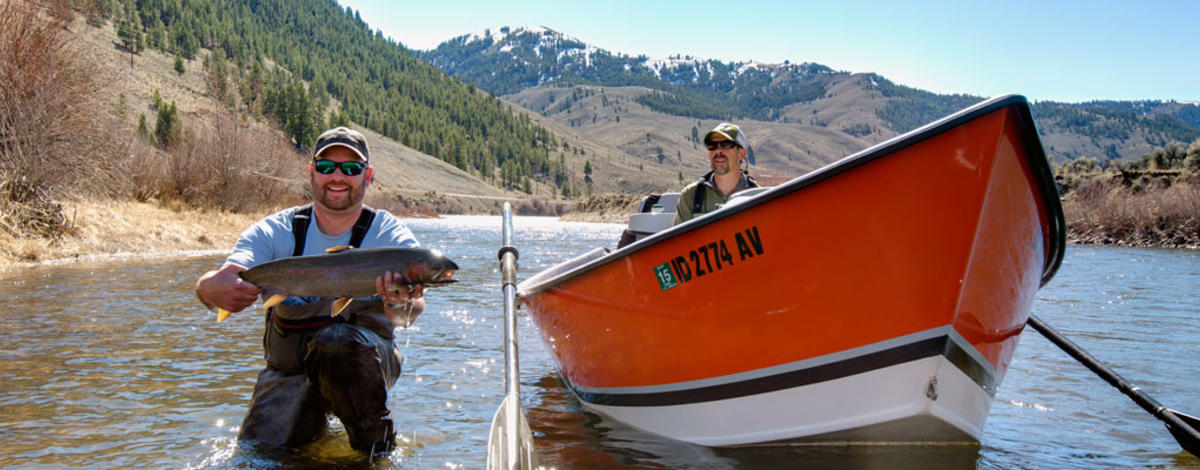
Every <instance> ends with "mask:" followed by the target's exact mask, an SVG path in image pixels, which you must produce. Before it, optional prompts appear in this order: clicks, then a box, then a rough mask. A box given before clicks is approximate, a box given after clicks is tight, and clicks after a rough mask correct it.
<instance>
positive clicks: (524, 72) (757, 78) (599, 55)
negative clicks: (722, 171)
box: [416, 27, 1200, 161]
mask: <svg viewBox="0 0 1200 470" xmlns="http://www.w3.org/2000/svg"><path fill="white" fill-rule="evenodd" d="M416 53H417V54H419V55H420V57H421V58H422V59H424V60H426V61H428V62H430V63H431V64H433V65H435V66H437V67H439V68H441V69H442V70H444V71H445V72H446V73H448V74H450V75H452V76H456V77H459V78H460V79H462V80H464V81H467V82H470V83H473V84H475V85H476V86H478V87H479V88H480V89H483V90H488V91H489V92H492V93H494V94H497V95H503V96H504V97H505V98H506V99H507V98H510V95H512V96H515V95H517V94H519V92H520V91H521V90H528V89H531V88H538V87H572V86H577V85H580V86H581V85H588V86H603V87H627V86H639V87H644V88H646V89H648V90H650V92H649V93H645V94H643V95H641V96H640V97H638V98H637V100H638V102H640V103H641V104H643V105H646V106H647V107H648V108H650V109H651V110H652V111H654V112H658V113H660V114H662V115H664V116H675V117H684V118H698V119H701V120H704V119H722V120H744V119H747V118H753V119H755V120H758V121H763V122H779V123H784V124H788V123H798V124H803V125H808V126H816V127H824V128H828V129H832V130H834V131H837V132H841V133H844V134H847V135H849V136H851V137H856V138H860V139H864V140H866V141H867V142H868V143H871V144H873V143H878V142H881V141H883V140H886V139H888V138H891V137H893V136H895V135H898V134H899V133H903V132H906V131H908V130H911V129H914V128H916V127H919V126H921V125H924V124H926V123H928V122H931V121H933V120H936V119H938V118H941V117H943V116H945V115H947V114H950V113H952V112H954V111H957V110H958V109H962V108H963V107H966V106H969V105H971V104H974V103H976V102H979V101H982V100H983V99H985V98H984V97H978V96H972V95H962V94H958V95H940V94H936V93H932V92H928V91H925V90H919V89H916V88H912V87H907V86H904V85H901V84H896V83H893V82H891V81H890V80H888V79H887V78H885V77H883V76H882V75H879V74H876V73H851V72H846V71H836V70H833V69H831V68H829V67H827V66H824V65H821V64H818V63H814V62H802V63H793V62H790V61H784V62H782V63H776V64H769V63H763V62H757V61H754V60H746V61H728V62H722V61H719V60H715V59H700V58H695V57H691V56H682V55H674V56H669V57H667V58H665V59H652V58H649V57H646V56H645V55H638V56H630V55H627V54H623V53H619V52H610V51H607V50H605V49H602V48H597V47H594V46H591V45H589V44H587V43H585V42H583V41H581V40H578V39H576V38H573V37H571V36H569V35H566V34H563V33H560V32H557V31H554V30H552V29H550V28H546V27H536V28H512V27H502V28H499V29H496V30H491V29H489V30H485V34H466V35H460V36H457V37H455V38H451V39H449V40H447V41H445V42H443V43H441V44H439V45H438V46H437V47H436V48H434V49H431V50H427V51H416ZM1031 106H1032V108H1033V112H1034V116H1035V119H1036V120H1037V123H1038V126H1039V129H1040V131H1041V134H1042V139H1043V143H1044V145H1045V147H1046V149H1047V152H1048V153H1049V155H1050V157H1051V158H1052V160H1054V161H1066V160H1072V159H1075V158H1078V157H1084V156H1088V157H1098V158H1099V159H1100V160H1102V161H1106V160H1113V159H1123V160H1128V159H1135V158H1138V157H1140V156H1141V155H1143V154H1145V153H1148V152H1150V151H1152V150H1153V149H1154V148H1156V147H1162V146H1165V145H1166V144H1167V143H1169V142H1183V143H1187V142H1190V141H1191V140H1194V139H1196V138H1197V137H1200V105H1195V104H1190V103H1181V102H1177V101H1161V102H1155V101H1153V100H1145V101H1135V102H1128V101H1115V100H1108V101H1095V102H1087V103H1059V102H1054V101H1036V102H1032V103H1031ZM531 109H532V108H531ZM535 110H536V109H535ZM539 112H540V110H539ZM575 119H578V118H575ZM663 119H669V118H666V117H664V118H663ZM576 122H578V121H576ZM840 156H844V155H840ZM840 156H838V157H840ZM795 157H796V158H798V159H803V158H802V157H801V156H799V155H795ZM832 159H836V158H830V159H829V160H830V161H831V160H832Z"/></svg>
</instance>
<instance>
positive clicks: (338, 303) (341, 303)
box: [329, 297, 354, 317]
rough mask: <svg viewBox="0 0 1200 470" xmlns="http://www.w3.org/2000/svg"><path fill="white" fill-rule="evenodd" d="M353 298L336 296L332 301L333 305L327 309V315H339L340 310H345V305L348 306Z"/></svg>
mask: <svg viewBox="0 0 1200 470" xmlns="http://www.w3.org/2000/svg"><path fill="white" fill-rule="evenodd" d="M353 300H354V299H353V298H351V297H338V298H337V300H334V301H333V306H332V308H331V309H330V311H329V316H331V317H336V316H338V315H341V314H342V310H345V309H346V307H347V306H349V305H350V302H351V301H353Z"/></svg>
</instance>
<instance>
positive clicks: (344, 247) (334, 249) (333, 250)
mask: <svg viewBox="0 0 1200 470" xmlns="http://www.w3.org/2000/svg"><path fill="white" fill-rule="evenodd" d="M353 249H354V247H352V246H350V245H342V246H335V247H332V248H327V249H326V250H325V253H337V252H339V251H346V250H353Z"/></svg>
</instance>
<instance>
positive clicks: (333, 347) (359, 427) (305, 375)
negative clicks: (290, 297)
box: [238, 204, 402, 451]
mask: <svg viewBox="0 0 1200 470" xmlns="http://www.w3.org/2000/svg"><path fill="white" fill-rule="evenodd" d="M374 218H375V211H374V210H371V209H370V208H367V207H363V211H362V213H361V214H360V215H359V218H358V221H356V222H355V224H354V227H353V228H352V229H351V232H350V243H349V245H350V246H352V247H355V248H358V247H359V246H361V245H362V242H363V240H364V239H365V237H366V233H367V230H368V229H369V228H370V227H371V223H372V221H373V220H374ZM311 219H312V205H311V204H308V205H305V206H301V207H299V208H297V210H296V211H295V213H294V214H293V217H292V234H293V237H294V238H295V248H294V249H293V251H292V255H293V256H300V255H302V254H303V253H304V245H305V240H306V237H307V233H308V226H309V224H310V222H311ZM380 274H382V273H380ZM333 300H334V299H322V300H319V301H315V302H310V303H308V304H304V305H277V306H275V307H272V308H271V309H269V310H268V311H267V315H266V325H265V331H264V332H263V349H264V351H265V356H266V362H267V367H266V369H264V370H263V371H262V372H260V373H259V376H258V382H257V383H256V384H255V387H254V397H253V398H252V400H251V403H250V410H249V411H248V412H247V414H246V419H245V421H243V423H242V430H241V433H240V434H239V436H238V437H239V439H250V440H254V441H256V442H257V443H259V444H263V445H270V446H298V445H303V444H306V443H309V442H312V441H313V440H315V439H317V438H318V437H320V436H321V435H322V434H323V433H324V431H325V428H326V419H325V414H326V412H332V413H333V414H334V415H336V416H337V417H338V419H339V420H341V421H342V424H343V426H344V427H345V428H346V432H347V434H348V435H349V437H350V445H351V446H352V447H353V448H355V449H357V450H360V451H390V450H391V449H392V448H393V447H394V446H395V433H394V431H393V429H392V422H391V419H390V418H388V416H389V411H388V409H387V404H386V402H387V391H388V389H390V388H391V387H392V385H393V384H395V382H396V379H397V378H398V377H399V376H400V365H401V362H402V359H401V358H400V355H399V351H397V350H396V348H395V346H394V345H393V343H392V338H393V335H392V324H391V322H390V321H389V320H388V319H387V316H386V314H384V312H383V304H382V303H381V302H379V301H362V300H354V301H352V302H351V303H350V304H349V305H348V306H347V307H346V310H345V311H344V312H343V314H342V315H340V316H338V317H332V316H330V314H329V312H330V308H331V304H332V303H333Z"/></svg>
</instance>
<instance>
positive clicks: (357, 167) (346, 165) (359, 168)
mask: <svg viewBox="0 0 1200 470" xmlns="http://www.w3.org/2000/svg"><path fill="white" fill-rule="evenodd" d="M338 168H341V169H342V174H344V175H346V176H358V174H359V173H362V172H363V170H365V169H366V168H367V164H366V163H363V162H355V161H349V162H341V163H338V162H335V161H333V160H316V161H314V162H313V169H315V170H317V173H320V174H322V175H332V174H333V171H334V170H336V169H338Z"/></svg>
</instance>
